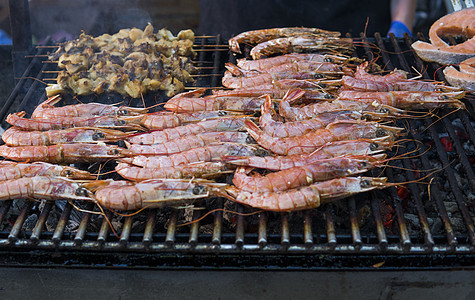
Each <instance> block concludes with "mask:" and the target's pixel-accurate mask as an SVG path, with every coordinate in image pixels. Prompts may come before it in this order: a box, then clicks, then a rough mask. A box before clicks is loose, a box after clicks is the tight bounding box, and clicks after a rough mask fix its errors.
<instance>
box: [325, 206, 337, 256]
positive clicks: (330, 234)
mask: <svg viewBox="0 0 475 300" xmlns="http://www.w3.org/2000/svg"><path fill="white" fill-rule="evenodd" d="M325 219H326V221H327V241H328V246H330V249H335V246H336V244H337V240H336V230H335V223H334V222H333V205H331V204H328V205H327V209H326V210H325Z"/></svg>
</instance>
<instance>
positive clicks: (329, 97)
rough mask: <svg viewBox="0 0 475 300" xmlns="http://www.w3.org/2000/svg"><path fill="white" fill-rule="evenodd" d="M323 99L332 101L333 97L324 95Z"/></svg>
mask: <svg viewBox="0 0 475 300" xmlns="http://www.w3.org/2000/svg"><path fill="white" fill-rule="evenodd" d="M323 98H325V99H333V96H332V95H330V94H325V95H324V96H323Z"/></svg>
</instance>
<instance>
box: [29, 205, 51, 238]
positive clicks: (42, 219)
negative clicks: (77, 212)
mask: <svg viewBox="0 0 475 300" xmlns="http://www.w3.org/2000/svg"><path fill="white" fill-rule="evenodd" d="M53 204H54V202H52V201H46V203H45V205H44V207H43V210H42V211H41V214H40V216H39V217H38V221H36V225H35V227H34V228H33V230H32V233H31V236H30V239H31V240H32V241H33V242H37V241H38V240H39V239H40V236H41V231H42V230H43V228H44V226H45V223H46V219H47V218H48V215H49V212H50V211H51V208H52V207H53Z"/></svg>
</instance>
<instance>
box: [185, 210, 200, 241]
mask: <svg viewBox="0 0 475 300" xmlns="http://www.w3.org/2000/svg"><path fill="white" fill-rule="evenodd" d="M199 218H201V210H194V211H193V218H192V220H193V223H191V227H190V238H189V239H188V243H190V244H191V245H193V246H194V245H196V244H197V243H198V234H199V229H200V222H199V221H198V220H199Z"/></svg>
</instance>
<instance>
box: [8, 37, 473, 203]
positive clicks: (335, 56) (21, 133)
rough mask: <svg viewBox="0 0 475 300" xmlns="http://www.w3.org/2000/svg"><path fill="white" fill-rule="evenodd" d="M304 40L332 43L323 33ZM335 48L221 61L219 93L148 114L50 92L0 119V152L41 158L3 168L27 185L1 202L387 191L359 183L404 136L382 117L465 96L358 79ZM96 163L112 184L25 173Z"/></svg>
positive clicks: (331, 196)
mask: <svg viewBox="0 0 475 300" xmlns="http://www.w3.org/2000/svg"><path fill="white" fill-rule="evenodd" d="M299 30H301V28H300V29H299ZM297 31H298V30H297ZM261 33H262V32H259V33H253V34H249V33H246V35H248V36H249V37H248V38H249V39H248V40H245V39H243V40H241V39H235V41H236V40H237V41H238V42H237V44H236V42H231V41H230V44H232V45H233V47H235V46H236V45H239V43H260V42H262V40H261V37H259V35H260V34H261ZM274 33H275V34H282V35H283V37H286V36H285V34H287V35H288V36H287V37H299V38H300V37H306V36H307V35H308V34H309V33H308V32H306V33H302V34H296V33H295V32H294V31H293V30H291V31H290V33H289V31H286V30H275V31H274ZM311 34H312V35H326V36H325V38H327V39H330V40H331V39H337V38H338V35H336V34H334V33H328V32H326V33H322V32H318V31H317V32H311ZM266 38H268V40H269V41H272V40H273V39H276V38H277V37H276V36H275V35H271V36H270V37H264V39H266ZM237 49H239V48H237ZM290 50H295V49H289V51H290ZM345 53H346V52H343V53H341V52H339V53H335V52H332V53H331V54H329V53H327V54H322V53H289V54H284V55H278V56H274V57H268V58H262V59H255V60H249V59H240V60H238V62H237V65H232V64H227V65H226V68H227V71H226V74H225V76H224V78H223V86H225V87H227V89H224V88H223V89H220V90H214V91H213V92H212V93H209V92H208V91H207V90H206V89H197V90H194V91H190V92H183V93H179V94H177V95H175V96H173V97H172V98H171V99H170V100H169V101H167V102H166V103H165V105H164V106H163V107H164V108H165V110H162V111H157V112H152V113H148V111H147V110H146V109H139V108H131V107H118V106H111V105H103V104H98V103H89V104H78V105H75V106H63V107H61V106H55V105H56V104H57V102H58V101H59V97H51V98H49V99H48V100H47V101H46V102H44V103H42V104H41V105H39V106H38V107H37V108H36V110H35V111H34V113H33V114H32V116H31V118H25V116H24V113H21V112H20V113H16V114H11V115H10V116H9V117H8V118H7V121H8V122H9V123H10V124H11V125H13V127H12V128H10V129H9V130H7V131H6V132H5V134H4V135H3V136H2V138H3V140H4V141H5V143H6V144H7V145H6V146H0V154H1V155H2V156H3V157H5V158H7V159H10V160H15V161H19V162H24V161H29V162H32V161H38V162H42V163H38V162H37V163H32V164H25V163H13V162H5V163H4V164H5V166H9V167H10V168H14V170H13V169H12V171H8V172H5V173H8V174H16V175H14V176H17V177H14V178H11V179H9V180H23V181H24V182H14V183H11V184H14V185H18V184H20V183H21V184H26V185H27V186H28V190H24V191H23V190H19V191H17V192H15V193H13V196H12V197H13V198H14V197H20V196H22V195H27V196H28V197H43V198H45V199H57V197H56V196H55V195H52V194H53V191H54V190H55V188H52V187H53V186H55V185H58V186H59V185H66V187H65V190H67V191H68V193H70V194H71V193H73V191H74V194H75V195H76V196H78V197H79V198H75V199H81V200H88V201H96V202H97V203H99V204H101V205H102V206H104V207H106V208H109V209H117V210H135V209H141V208H146V207H163V206H176V205H182V204H188V203H191V202H193V201H196V200H199V199H202V198H205V197H210V196H216V197H225V198H227V199H230V200H232V201H235V202H238V203H242V204H245V205H248V206H250V207H255V208H259V209H264V210H269V211H296V210H304V209H310V208H315V207H318V206H320V205H321V204H322V203H326V202H330V201H334V200H336V199H341V198H344V197H347V196H350V195H354V194H357V193H361V192H365V191H369V190H374V189H382V188H386V187H389V186H393V185H394V184H393V183H388V182H387V179H386V178H376V177H368V176H365V173H366V172H367V171H369V170H371V169H374V168H378V167H384V166H385V164H386V163H387V162H388V161H389V160H391V159H393V158H388V157H387V154H386V151H387V150H390V149H391V148H392V147H394V146H395V145H396V144H397V143H398V141H397V139H398V138H399V137H401V136H403V135H404V130H403V128H399V127H397V126H395V125H394V123H392V120H393V119H394V118H402V117H407V116H411V111H413V110H421V109H425V110H433V109H435V108H438V107H442V106H444V107H452V108H455V109H461V108H464V104H463V102H461V100H460V99H461V98H462V97H463V96H464V95H465V92H464V91H462V90H460V89H458V88H455V87H450V86H447V85H445V84H443V83H442V82H433V81H430V82H429V81H422V80H413V79H408V78H407V74H406V73H405V72H403V71H401V70H394V71H393V72H391V73H389V74H386V75H377V74H370V73H369V72H368V71H367V70H368V66H369V63H368V62H363V63H360V62H359V61H357V60H354V59H351V58H349V57H347V56H346V54H345ZM266 55H267V54H266ZM355 63H360V64H359V65H357V66H354V64H355ZM117 141H123V142H124V144H125V146H124V147H119V146H117V145H116V142H117ZM394 159H395V158H394ZM108 160H112V161H113V162H114V163H115V165H114V166H115V171H116V174H118V175H119V176H121V177H122V179H121V180H117V177H115V178H114V179H107V180H88V179H90V177H89V175H90V174H89V175H88V174H87V173H85V174H81V176H83V177H80V175H76V176H78V177H77V178H80V179H81V181H75V180H73V179H71V178H66V179H64V176H65V175H68V176H69V177H71V176H72V175H71V174H76V173H77V172H75V171H73V170H69V169H67V170H61V169H60V170H59V171H56V173H54V174H55V175H50V174H49V173H45V174H43V173H40V172H39V171H37V170H38V169H40V168H43V167H44V168H46V166H48V168H50V169H51V170H53V169H54V168H53V167H49V166H50V165H47V163H50V164H53V163H56V164H63V165H67V164H74V163H78V162H82V163H93V162H104V161H108ZM57 167H59V166H57ZM57 167H55V168H57ZM25 170H32V171H30V172H33V173H34V172H38V173H34V174H36V175H38V176H37V177H34V178H38V179H31V177H27V176H28V175H24V174H27V173H25V172H26V171H25ZM55 170H56V169H55ZM58 172H59V173H58ZM0 174H1V173H0ZM57 174H60V175H59V177H58V175H57ZM223 175H227V176H223ZM12 176H13V175H12ZM27 178H30V179H27ZM51 178H53V179H51ZM58 178H59V179H58ZM227 179H230V180H227ZM224 181H227V183H224ZM231 181H232V184H231ZM42 195H46V196H42ZM55 197H56V198H55ZM58 197H63V195H60V196H58ZM64 197H65V198H66V199H71V198H72V196H71V197H70V198H68V196H64ZM81 197H82V198H81ZM7 198H8V197H7ZM7 198H4V199H7ZM83 198H84V199H83ZM85 198H87V199H85ZM10 199H11V198H10Z"/></svg>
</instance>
